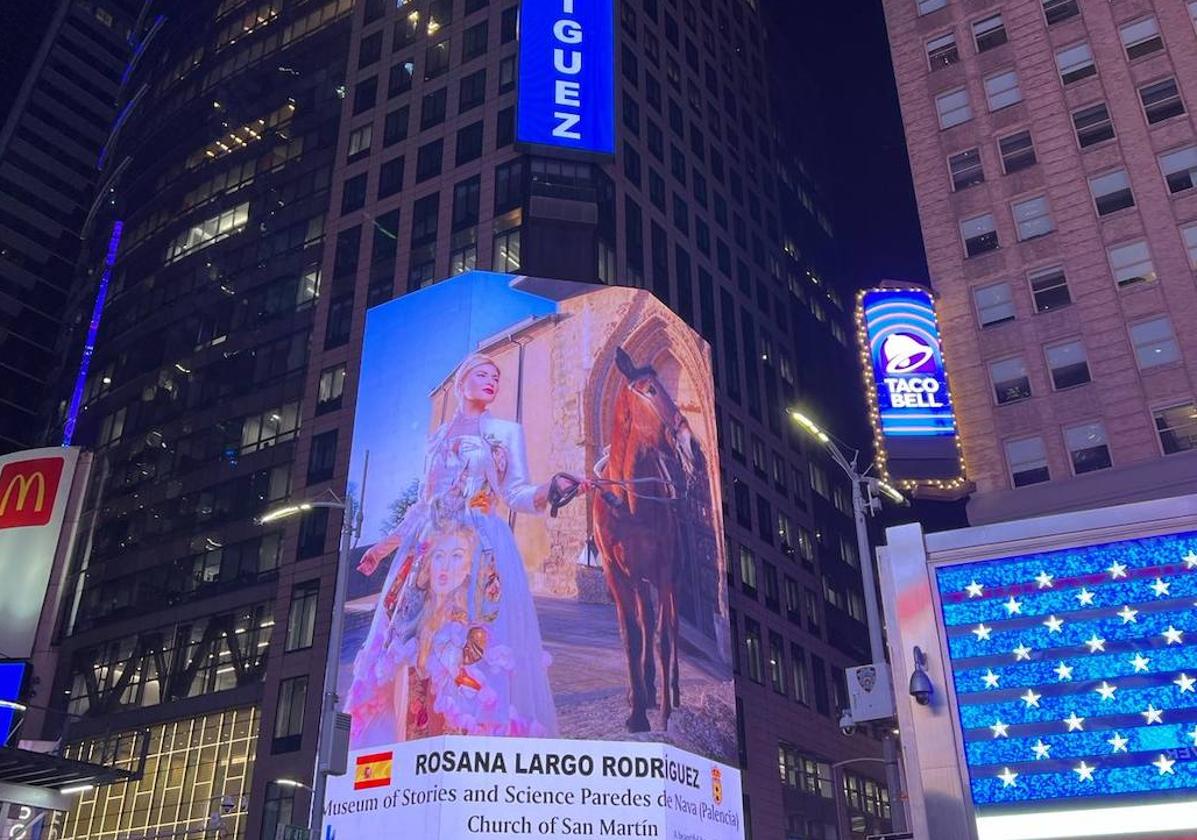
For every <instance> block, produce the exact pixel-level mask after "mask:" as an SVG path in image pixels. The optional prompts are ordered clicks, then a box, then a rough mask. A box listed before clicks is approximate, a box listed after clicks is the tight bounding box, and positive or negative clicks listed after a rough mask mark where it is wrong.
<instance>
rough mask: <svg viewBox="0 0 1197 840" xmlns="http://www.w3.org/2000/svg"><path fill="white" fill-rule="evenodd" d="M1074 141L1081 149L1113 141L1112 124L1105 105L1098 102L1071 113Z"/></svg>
mask: <svg viewBox="0 0 1197 840" xmlns="http://www.w3.org/2000/svg"><path fill="white" fill-rule="evenodd" d="M1072 125H1073V127H1074V128H1075V129H1076V140H1077V143H1078V144H1080V147H1081V148H1082V149H1085V148H1088V147H1089V146H1094V145H1096V144H1098V143H1101V142H1104V141H1106V140H1113V139H1114V123H1113V121H1112V120H1111V119H1110V111H1109V109H1108V108H1106V103H1104V102H1099V103H1097V104H1096V105H1090V106H1089V107H1087V108H1082V109H1080V110H1079V111H1073V113H1072Z"/></svg>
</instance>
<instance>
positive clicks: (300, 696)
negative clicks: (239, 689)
mask: <svg viewBox="0 0 1197 840" xmlns="http://www.w3.org/2000/svg"><path fill="white" fill-rule="evenodd" d="M307 701H308V678H307V675H304V676H302V677H292V678H291V679H289V680H283V681H282V682H280V683H279V686H278V705H277V706H276V707H275V712H274V742H273V743H272V744H271V748H270V751H271V752H273V753H285V752H295V751H296V750H298V749H299V747H300V745H301V744H302V743H303V711H304V706H305V705H306V704H307Z"/></svg>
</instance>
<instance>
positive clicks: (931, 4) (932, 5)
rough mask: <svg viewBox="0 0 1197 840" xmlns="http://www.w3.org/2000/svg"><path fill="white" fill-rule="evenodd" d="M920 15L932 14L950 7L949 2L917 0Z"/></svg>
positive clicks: (942, 0)
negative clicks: (947, 6)
mask: <svg viewBox="0 0 1197 840" xmlns="http://www.w3.org/2000/svg"><path fill="white" fill-rule="evenodd" d="M915 4H916V5H917V7H918V10H919V14H920V15H926V14H930V13H931V12H934V11H936V10H937V9H942V8H943V7H944V6H946V5H948V0H915Z"/></svg>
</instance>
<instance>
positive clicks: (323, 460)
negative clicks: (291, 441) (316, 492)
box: [308, 429, 337, 484]
mask: <svg viewBox="0 0 1197 840" xmlns="http://www.w3.org/2000/svg"><path fill="white" fill-rule="evenodd" d="M336 462H337V430H336V429H333V430H331V431H328V432H321V433H320V434H318V435H316V436H315V437H313V438H312V448H311V450H310V453H309V457H308V484H317V483H319V482H321V481H328V480H329V479H330V478H332V477H333V468H334V467H335V466H336Z"/></svg>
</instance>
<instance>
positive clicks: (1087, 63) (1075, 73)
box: [1056, 44, 1097, 85]
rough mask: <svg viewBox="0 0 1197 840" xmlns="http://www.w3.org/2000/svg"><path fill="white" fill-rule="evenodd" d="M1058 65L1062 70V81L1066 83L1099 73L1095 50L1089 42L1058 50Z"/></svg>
mask: <svg viewBox="0 0 1197 840" xmlns="http://www.w3.org/2000/svg"><path fill="white" fill-rule="evenodd" d="M1056 67H1057V68H1058V69H1059V71H1060V79H1061V81H1063V82H1064V84H1066V85H1067V84H1072V83H1073V82H1078V81H1080V80H1081V79H1085V78H1088V77H1089V76H1094V75H1097V65H1096V64H1094V63H1093V51H1092V50H1091V49H1089V45H1088V44H1077V45H1075V46H1072V47H1068V48H1067V49H1063V50H1060V51H1059V52H1057V53H1056Z"/></svg>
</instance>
